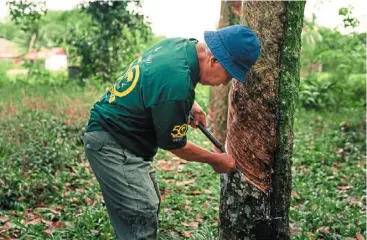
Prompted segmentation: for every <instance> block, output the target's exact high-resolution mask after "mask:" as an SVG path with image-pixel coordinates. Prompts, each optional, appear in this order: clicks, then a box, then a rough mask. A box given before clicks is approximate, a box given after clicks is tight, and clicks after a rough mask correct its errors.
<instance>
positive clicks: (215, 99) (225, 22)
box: [209, 1, 242, 144]
mask: <svg viewBox="0 0 367 240" xmlns="http://www.w3.org/2000/svg"><path fill="white" fill-rule="evenodd" d="M241 4H242V2H241V1H222V2H221V9H220V19H219V26H218V28H224V27H227V26H229V25H233V24H239V23H240V21H241V19H240V16H239V14H238V10H241ZM230 86H231V85H226V86H215V87H210V104H209V120H210V123H211V126H212V129H213V134H214V136H215V137H216V138H217V139H218V141H219V142H220V143H222V144H224V143H225V140H226V133H227V131H226V129H227V113H228V92H229V89H230Z"/></svg>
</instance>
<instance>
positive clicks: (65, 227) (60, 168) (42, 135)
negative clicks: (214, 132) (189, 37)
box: [0, 84, 366, 240]
mask: <svg viewBox="0 0 367 240" xmlns="http://www.w3.org/2000/svg"><path fill="white" fill-rule="evenodd" d="M103 91H104V87H101V88H99V89H96V88H95V87H91V86H87V87H85V88H81V87H78V86H76V85H74V84H70V85H69V86H65V87H62V88H56V87H50V86H37V87H32V86H29V85H22V84H12V85H10V84H7V85H3V86H1V88H0V135H1V138H0V185H1V186H2V187H1V189H0V239H11V238H22V239H113V237H114V233H113V230H112V228H111V226H110V224H109V221H108V219H107V216H106V212H105V209H104V207H103V200H102V197H101V194H100V191H99V186H98V185H97V182H96V180H95V178H94V177H93V175H92V173H91V170H90V168H89V165H88V162H87V160H86V159H85V157H84V153H83V149H82V142H81V138H80V137H81V135H82V133H83V131H84V126H85V124H86V121H87V119H88V113H89V109H90V107H91V106H92V104H93V102H94V101H96V100H97V99H98V98H99V97H100V95H101V93H102V92H103ZM207 97H208V89H207V88H204V87H199V88H198V89H197V100H198V102H199V104H201V105H203V106H204V108H205V109H207ZM364 117H365V112H364V108H363V107H361V108H360V109H339V110H338V112H333V111H325V112H322V113H321V112H311V111H307V112H306V111H304V110H299V111H298V112H297V113H296V116H295V126H294V130H295V140H294V157H293V161H294V162H293V167H292V171H293V192H292V206H291V211H290V221H291V231H292V238H293V239H359V240H360V239H363V238H362V235H363V236H364V235H365V233H366V216H365V202H366V197H365V196H366V182H365V173H366V171H365V169H366V161H365V154H366V152H365V118H364ZM189 139H190V140H192V141H193V142H195V143H197V144H200V145H201V146H203V147H205V148H207V149H211V144H210V142H209V141H208V140H206V138H205V137H204V136H203V135H202V134H201V132H200V131H199V130H194V129H190V131H189ZM154 166H155V167H156V168H157V170H158V182H159V184H160V188H161V195H162V200H163V202H162V206H161V214H160V235H159V236H160V237H159V238H160V239H185V238H190V239H203V240H204V239H205V240H207V239H216V236H217V224H218V206H219V191H220V189H219V175H216V174H215V173H214V171H213V170H212V169H211V168H210V167H209V166H206V165H202V164H198V163H189V162H186V161H184V160H182V159H178V158H176V157H174V156H173V155H172V154H169V153H168V152H164V151H159V153H158V155H157V157H156V159H155V161H154Z"/></svg>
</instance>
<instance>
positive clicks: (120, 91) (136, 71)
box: [108, 57, 142, 103]
mask: <svg viewBox="0 0 367 240" xmlns="http://www.w3.org/2000/svg"><path fill="white" fill-rule="evenodd" d="M141 60H142V57H140V58H139V59H138V60H137V61H134V62H132V63H131V64H130V66H129V68H128V70H127V71H126V72H125V74H124V75H123V76H122V77H121V78H119V79H118V80H117V82H116V84H115V85H113V87H112V88H111V89H110V92H111V95H110V99H109V101H108V102H109V103H112V102H113V101H115V99H116V97H124V96H126V95H128V94H129V93H131V92H132V90H134V88H135V86H136V84H137V83H138V80H139V77H140V67H139V65H135V66H133V64H134V63H135V62H137V63H139V62H141Z"/></svg>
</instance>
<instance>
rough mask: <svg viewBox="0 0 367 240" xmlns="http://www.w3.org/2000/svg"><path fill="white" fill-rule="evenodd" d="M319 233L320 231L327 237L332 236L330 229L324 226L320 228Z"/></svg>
mask: <svg viewBox="0 0 367 240" xmlns="http://www.w3.org/2000/svg"><path fill="white" fill-rule="evenodd" d="M317 231H319V232H320V233H322V234H325V235H330V230H329V227H325V226H322V227H320V228H318V229H317Z"/></svg>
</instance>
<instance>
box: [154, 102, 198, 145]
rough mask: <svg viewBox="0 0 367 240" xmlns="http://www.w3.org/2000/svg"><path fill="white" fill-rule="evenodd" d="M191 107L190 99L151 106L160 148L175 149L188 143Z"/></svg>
mask: <svg viewBox="0 0 367 240" xmlns="http://www.w3.org/2000/svg"><path fill="white" fill-rule="evenodd" d="M191 107H192V103H190V101H188V100H175V101H167V102H162V103H159V104H156V105H153V106H152V107H151V113H152V118H153V124H154V128H155V132H156V137H157V144H158V147H159V148H162V149H165V150H173V149H178V148H181V147H183V146H185V145H186V142H187V139H186V132H187V130H188V124H187V123H188V119H189V113H190V109H191Z"/></svg>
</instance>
